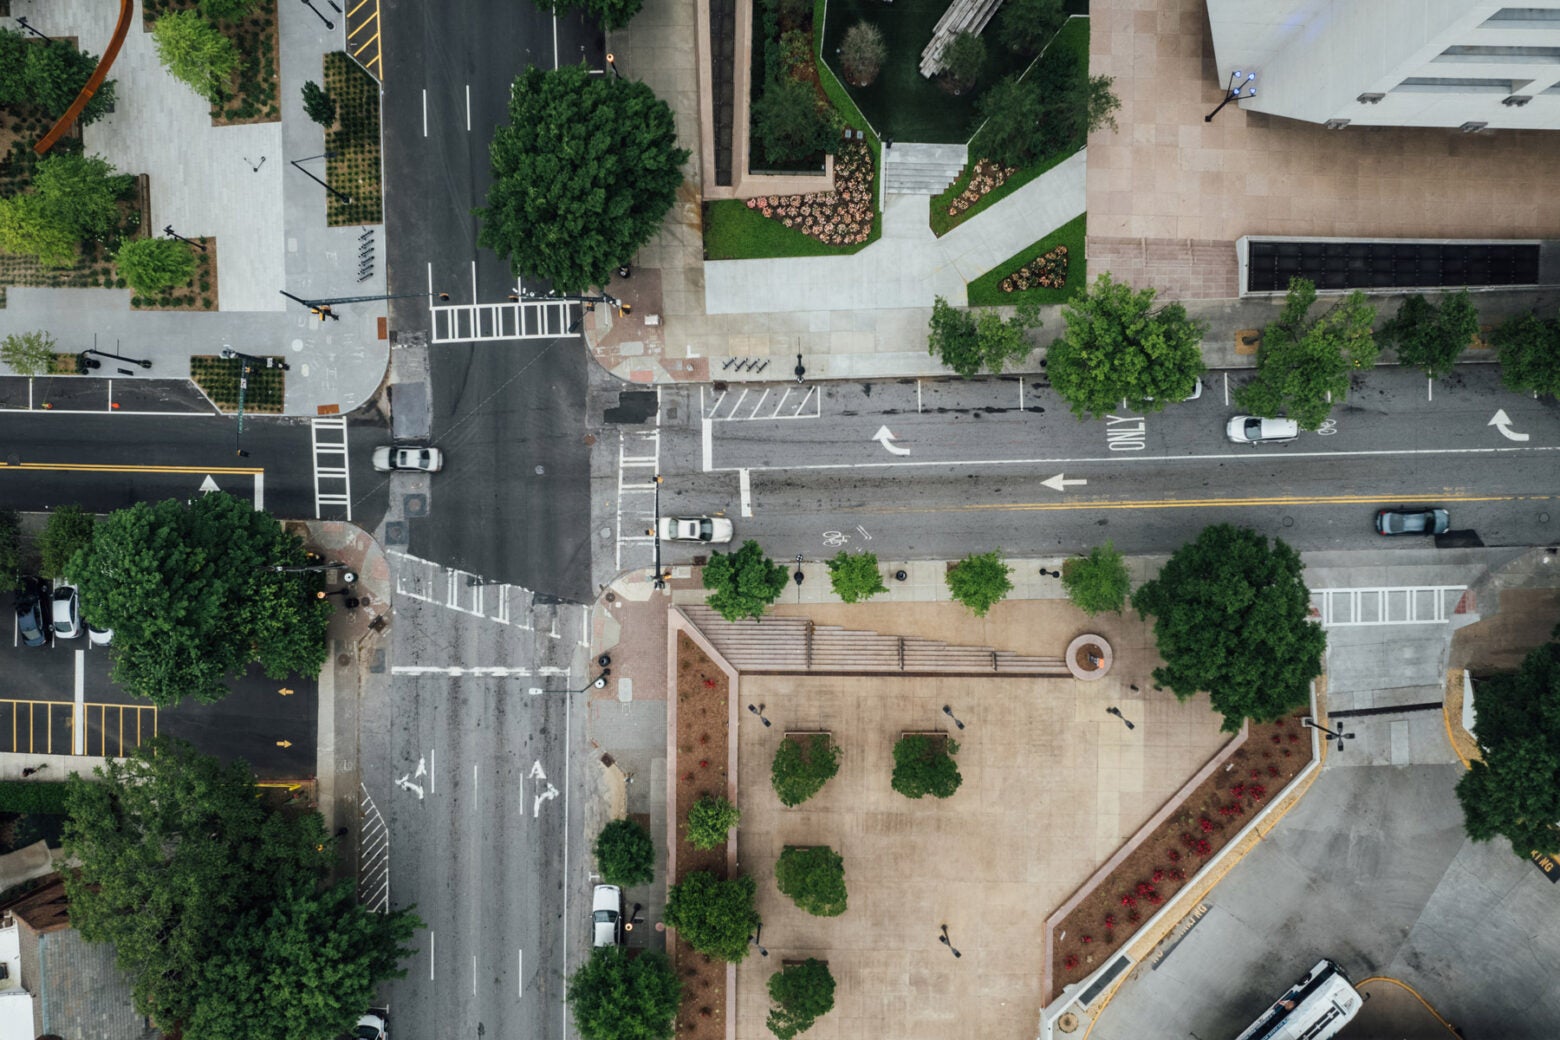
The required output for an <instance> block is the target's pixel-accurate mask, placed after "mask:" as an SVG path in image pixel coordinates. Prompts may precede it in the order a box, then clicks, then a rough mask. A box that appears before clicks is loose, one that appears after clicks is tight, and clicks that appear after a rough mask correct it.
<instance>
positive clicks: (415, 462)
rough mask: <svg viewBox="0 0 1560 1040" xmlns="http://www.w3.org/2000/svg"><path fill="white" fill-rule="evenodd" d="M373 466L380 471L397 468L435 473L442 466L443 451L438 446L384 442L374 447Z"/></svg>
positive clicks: (384, 471)
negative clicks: (423, 446) (429, 446)
mask: <svg viewBox="0 0 1560 1040" xmlns="http://www.w3.org/2000/svg"><path fill="white" fill-rule="evenodd" d="M372 461H373V463H374V468H375V469H377V470H378V471H379V472H381V473H390V472H392V471H394V470H398V469H410V470H422V471H423V472H425V473H437V472H439V470H441V469H443V468H444V453H443V452H442V451H440V450H439V449H438V448H418V447H406V446H403V445H396V444H386V445H382V446H381V447H378V448H375V449H374V454H373V456H372Z"/></svg>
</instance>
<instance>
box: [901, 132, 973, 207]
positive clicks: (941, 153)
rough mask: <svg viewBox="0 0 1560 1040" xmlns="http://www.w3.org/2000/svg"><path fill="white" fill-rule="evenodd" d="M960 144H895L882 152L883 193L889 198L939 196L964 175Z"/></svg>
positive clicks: (965, 155)
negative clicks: (894, 196)
mask: <svg viewBox="0 0 1560 1040" xmlns="http://www.w3.org/2000/svg"><path fill="white" fill-rule="evenodd" d="M968 162H969V149H967V148H966V147H965V146H964V145H962V144H911V143H906V144H896V145H894V146H893V147H891V148H884V149H883V191H884V192H886V193H887V194H890V195H941V194H942V193H943V191H944V189H946V188H947V187H948V185H950V184H952V183H953V182H954V181H955V180H957V179H958V176H959V174H961V173H963V172H964V167H965V164H967V163H968Z"/></svg>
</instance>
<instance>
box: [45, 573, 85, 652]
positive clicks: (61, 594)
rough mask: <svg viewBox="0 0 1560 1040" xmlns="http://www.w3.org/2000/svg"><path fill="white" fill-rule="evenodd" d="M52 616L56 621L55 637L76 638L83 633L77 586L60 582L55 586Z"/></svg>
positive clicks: (51, 598) (52, 598) (52, 599)
mask: <svg viewBox="0 0 1560 1040" xmlns="http://www.w3.org/2000/svg"><path fill="white" fill-rule="evenodd" d="M49 599H50V602H51V603H52V609H51V613H50V618H51V620H52V621H53V622H54V638H55V639H75V638H76V637H77V636H79V635H81V599H80V597H79V596H78V595H77V594H76V586H74V585H71V584H69V583H67V582H60V583H59V584H58V585H56V586H54V594H53V595H52V596H50V597H49Z"/></svg>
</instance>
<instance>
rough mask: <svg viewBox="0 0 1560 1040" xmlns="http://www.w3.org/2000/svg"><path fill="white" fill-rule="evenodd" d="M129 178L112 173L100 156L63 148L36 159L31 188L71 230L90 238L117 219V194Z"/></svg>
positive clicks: (127, 182) (103, 232) (55, 216)
mask: <svg viewBox="0 0 1560 1040" xmlns="http://www.w3.org/2000/svg"><path fill="white" fill-rule="evenodd" d="M132 181H133V178H132V177H130V176H129V175H128V174H123V173H115V172H114V167H113V166H112V165H111V164H110V163H109V161H108V160H107V159H104V158H103V157H102V156H99V155H75V154H72V153H70V152H63V153H61V154H59V155H52V154H51V155H46V156H44V157H43V158H42V159H39V160H38V170H37V173H35V174H34V176H33V190H35V191H36V192H37V193H38V197H39V198H40V199H41V200H43V204H44V205H45V206H46V207H48V210H49V212H50V214H52V215H53V217H54V219H55V220H57V221H59V222H60V223H61V224H62V225H64V226H65V227H67V228H69V229H70V231H71V233H72V234H74V235H75V236H76V237H77V238H93V237H99V236H102V235H104V234H107V233H108V231H109V229H110V228H112V227H113V226H114V224H115V223H116V222H117V221H118V219H119V210H118V202H119V198H120V196H122V195H123V194H124V193H125V192H127V191H128V190H129V189H130V185H131V183H132Z"/></svg>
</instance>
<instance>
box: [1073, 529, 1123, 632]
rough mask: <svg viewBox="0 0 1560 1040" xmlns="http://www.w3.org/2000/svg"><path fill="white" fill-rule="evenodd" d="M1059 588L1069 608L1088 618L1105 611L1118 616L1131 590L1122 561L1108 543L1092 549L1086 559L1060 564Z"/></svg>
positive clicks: (1116, 551)
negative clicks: (1063, 589)
mask: <svg viewBox="0 0 1560 1040" xmlns="http://www.w3.org/2000/svg"><path fill="white" fill-rule="evenodd" d="M1062 587H1063V588H1065V589H1066V590H1067V595H1068V597H1069V598H1070V599H1071V600H1072V601H1073V605H1074V606H1076V607H1077V608H1078V609H1079V610H1082V611H1083V612H1084V613H1086V614H1089V615H1091V616H1092V615H1094V614H1103V613H1104V612H1105V611H1107V610H1113V611H1115V612H1116V613H1118V614H1119V613H1121V608H1122V607H1124V606H1126V605H1127V592H1128V591H1129V590H1130V589H1131V587H1132V582H1131V579H1130V578H1129V577H1128V576H1127V564H1126V558H1125V557H1124V556H1122V555H1121V553H1120V551H1118V550H1117V549H1116V547H1115V546H1114V545H1112V544H1111V543H1110V542H1108V541H1107V542H1106V543H1105V544H1104V545H1096V546H1095V547H1094V548H1093V549H1091V550H1089V555H1087V556H1075V557H1073V558H1072V559H1070V560H1067V561H1066V562H1064V563H1063V564H1062Z"/></svg>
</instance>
